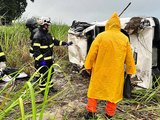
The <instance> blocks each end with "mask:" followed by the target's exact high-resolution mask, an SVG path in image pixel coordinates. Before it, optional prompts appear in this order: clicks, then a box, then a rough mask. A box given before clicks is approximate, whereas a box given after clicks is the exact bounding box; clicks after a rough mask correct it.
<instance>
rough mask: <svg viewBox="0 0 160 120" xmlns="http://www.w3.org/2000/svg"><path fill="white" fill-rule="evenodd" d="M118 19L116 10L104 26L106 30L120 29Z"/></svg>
mask: <svg viewBox="0 0 160 120" xmlns="http://www.w3.org/2000/svg"><path fill="white" fill-rule="evenodd" d="M120 27H121V25H120V19H119V16H118V14H117V13H116V12H114V13H113V14H112V16H111V17H110V18H109V20H108V22H107V23H106V26H105V31H106V30H120Z"/></svg>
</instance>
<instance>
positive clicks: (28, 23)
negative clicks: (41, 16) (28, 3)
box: [26, 18, 37, 28]
mask: <svg viewBox="0 0 160 120" xmlns="http://www.w3.org/2000/svg"><path fill="white" fill-rule="evenodd" d="M36 25H37V21H36V19H34V18H29V19H27V21H26V27H27V28H33V27H35V26H36Z"/></svg>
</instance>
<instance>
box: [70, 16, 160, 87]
mask: <svg viewBox="0 0 160 120" xmlns="http://www.w3.org/2000/svg"><path fill="white" fill-rule="evenodd" d="M120 21H121V25H122V26H121V27H122V29H125V31H127V33H128V34H129V38H130V43H131V46H132V50H133V55H134V58H135V62H136V69H137V73H136V75H135V76H134V78H133V79H134V80H135V81H136V85H137V86H139V87H142V88H152V87H155V86H157V85H158V84H159V81H158V78H159V75H160V71H159V70H160V25H159V20H158V19H157V18H155V17H132V18H121V19H120ZM106 22H107V21H104V22H94V23H86V22H79V21H78V22H77V21H73V23H72V25H71V27H70V29H69V31H68V39H69V40H71V41H72V42H73V45H72V46H70V47H69V48H68V53H69V61H70V62H71V63H74V64H76V65H77V66H79V67H82V66H83V65H84V60H85V57H86V55H87V53H88V50H89V48H90V45H91V43H92V41H93V40H94V38H95V37H96V35H97V34H99V33H100V32H102V31H104V29H105V24H106ZM115 67H116V66H115Z"/></svg>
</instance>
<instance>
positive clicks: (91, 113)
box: [84, 112, 96, 120]
mask: <svg viewBox="0 0 160 120" xmlns="http://www.w3.org/2000/svg"><path fill="white" fill-rule="evenodd" d="M84 118H85V120H89V119H92V118H96V114H95V113H93V112H88V113H87V114H86V115H85V116H84Z"/></svg>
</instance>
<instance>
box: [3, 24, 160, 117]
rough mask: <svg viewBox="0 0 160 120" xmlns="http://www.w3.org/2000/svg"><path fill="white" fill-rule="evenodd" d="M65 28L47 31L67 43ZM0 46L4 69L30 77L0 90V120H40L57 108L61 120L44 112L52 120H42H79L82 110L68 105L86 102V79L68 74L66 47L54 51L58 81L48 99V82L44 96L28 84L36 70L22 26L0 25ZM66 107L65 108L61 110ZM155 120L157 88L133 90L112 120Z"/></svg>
mask: <svg viewBox="0 0 160 120" xmlns="http://www.w3.org/2000/svg"><path fill="white" fill-rule="evenodd" d="M68 29H69V26H67V25H63V24H56V23H55V24H52V25H51V27H50V32H51V34H52V35H54V37H56V38H57V39H59V40H63V41H67V32H68ZM0 45H1V47H2V49H3V51H4V52H5V55H6V58H7V66H8V67H11V68H18V69H19V71H22V70H23V71H25V72H26V73H27V74H29V75H30V76H31V77H30V79H29V80H28V81H21V82H14V80H13V81H11V82H9V83H7V84H5V85H4V86H3V87H1V89H0V120H12V119H13V120H26V119H27V120H37V118H38V119H39V120H44V118H43V116H44V114H46V111H52V112H55V111H56V110H59V109H58V108H60V109H61V108H62V109H64V110H63V111H62V113H63V116H62V117H63V118H62V119H56V117H54V116H53V115H50V114H49V113H48V114H47V115H48V116H52V117H50V119H49V118H46V120H83V114H84V112H85V110H84V109H83V110H82V111H80V110H79V109H78V110H77V108H76V106H78V104H76V105H75V106H74V107H73V106H72V107H73V108H74V109H73V110H74V111H71V110H70V109H68V108H71V104H70V103H73V102H75V103H77V101H78V103H82V105H83V104H85V103H86V92H87V86H88V82H89V79H88V78H83V77H82V76H81V75H80V74H79V73H77V74H76V73H75V74H73V73H70V71H71V69H70V68H71V67H69V63H68V53H67V52H68V51H67V48H66V47H55V48H54V51H55V61H56V63H55V64H54V65H53V67H55V68H57V69H60V73H59V71H57V74H56V75H54V76H55V79H58V83H57V84H58V85H59V86H60V90H59V92H58V93H56V94H52V95H49V96H48V94H47V93H48V89H49V88H48V84H49V83H48V82H47V86H46V89H45V95H44V96H40V95H39V92H40V91H39V90H38V84H37V83H34V84H33V83H31V82H30V81H31V80H32V78H33V77H34V75H35V74H36V73H37V72H38V71H37V72H35V69H34V67H33V66H34V65H33V64H34V61H33V59H32V58H30V57H29V46H30V40H29V31H28V29H26V28H25V25H24V24H23V23H16V24H13V25H12V26H0ZM50 74H51V73H50ZM50 74H49V76H48V78H49V77H50ZM40 79H41V78H40ZM157 79H159V78H157ZM58 85H57V86H58ZM66 105H68V106H69V107H67V108H66V107H64V106H66ZM102 105H104V103H103V102H102V103H100V107H99V111H100V113H99V117H98V118H97V120H104V119H103V112H104V111H103V106H102ZM81 107H83V106H81ZM76 110H77V111H76ZM75 111H76V112H75ZM79 111H80V112H79ZM11 118H12V119H11ZM159 118H160V86H158V87H157V88H155V89H148V90H144V89H143V90H134V91H133V98H132V99H124V100H122V101H121V102H120V103H119V105H118V108H117V113H116V115H115V117H114V118H113V119H112V120H159Z"/></svg>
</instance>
